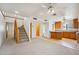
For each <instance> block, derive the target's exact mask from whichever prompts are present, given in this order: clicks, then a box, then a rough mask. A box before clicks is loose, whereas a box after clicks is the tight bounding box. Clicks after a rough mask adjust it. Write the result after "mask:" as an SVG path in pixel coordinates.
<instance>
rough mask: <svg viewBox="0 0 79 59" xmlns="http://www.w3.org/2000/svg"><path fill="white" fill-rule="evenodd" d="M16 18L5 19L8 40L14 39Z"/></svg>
mask: <svg viewBox="0 0 79 59" xmlns="http://www.w3.org/2000/svg"><path fill="white" fill-rule="evenodd" d="M14 20H15V19H14V18H10V17H5V22H6V29H7V36H8V37H7V39H13V38H14Z"/></svg>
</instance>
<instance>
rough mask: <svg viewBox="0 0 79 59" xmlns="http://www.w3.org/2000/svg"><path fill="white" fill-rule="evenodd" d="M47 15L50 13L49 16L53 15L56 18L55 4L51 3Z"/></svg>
mask: <svg viewBox="0 0 79 59" xmlns="http://www.w3.org/2000/svg"><path fill="white" fill-rule="evenodd" d="M47 13H48V14H51V15H53V16H56V12H55V6H54V4H52V3H49V6H48V12H47Z"/></svg>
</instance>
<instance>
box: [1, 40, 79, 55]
mask: <svg viewBox="0 0 79 59" xmlns="http://www.w3.org/2000/svg"><path fill="white" fill-rule="evenodd" d="M50 40H51V39H48V40H46V39H44V38H39V39H37V38H35V39H32V40H31V42H23V43H19V44H16V43H15V42H14V40H6V42H5V43H4V44H3V46H2V47H0V55H79V50H78V49H73V48H69V47H67V46H66V45H63V44H62V42H66V43H67V41H68V40H67V41H66V40H65V39H64V40H62V41H61V40H60V41H59V43H57V42H58V41H50ZM68 42H69V41H68ZM70 42H72V41H70Z"/></svg>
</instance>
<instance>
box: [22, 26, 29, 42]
mask: <svg viewBox="0 0 79 59" xmlns="http://www.w3.org/2000/svg"><path fill="white" fill-rule="evenodd" d="M23 28H24V31H25V33H26V36H27V38H28V41H29V37H28V34H27V32H26V29H25V27H24V25H23Z"/></svg>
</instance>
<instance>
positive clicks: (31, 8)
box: [0, 3, 79, 17]
mask: <svg viewBox="0 0 79 59" xmlns="http://www.w3.org/2000/svg"><path fill="white" fill-rule="evenodd" d="M54 5H55V12H56V13H57V16H64V15H65V14H68V13H69V12H71V11H72V10H73V9H75V11H77V12H76V13H77V14H78V15H79V11H78V10H79V4H76V3H55V4H54ZM44 6H46V7H44ZM73 7H74V8H73ZM47 8H48V3H0V9H3V10H4V11H6V12H8V13H12V14H15V11H18V12H19V13H18V14H19V15H21V16H32V17H33V16H38V17H48V14H47V11H48V9H47ZM66 12H68V13H66ZM72 12H73V11H72ZM72 12H71V13H72ZM40 14H41V15H40Z"/></svg>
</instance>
